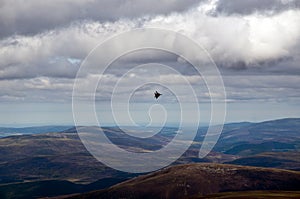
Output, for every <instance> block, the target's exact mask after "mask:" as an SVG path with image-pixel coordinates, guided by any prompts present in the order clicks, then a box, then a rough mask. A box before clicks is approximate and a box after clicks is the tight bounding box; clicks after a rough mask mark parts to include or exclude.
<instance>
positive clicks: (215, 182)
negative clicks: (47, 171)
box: [70, 163, 300, 199]
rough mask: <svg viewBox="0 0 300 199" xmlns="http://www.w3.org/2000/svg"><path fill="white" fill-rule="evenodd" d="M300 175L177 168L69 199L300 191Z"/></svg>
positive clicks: (200, 165)
mask: <svg viewBox="0 0 300 199" xmlns="http://www.w3.org/2000/svg"><path fill="white" fill-rule="evenodd" d="M299 189H300V172H296V171H288V170H281V169H269V168H260V167H248V166H235V165H225V164H214V163H198V164H185V165H178V166H173V167H169V168H166V169H163V170H161V171H158V172H154V173H151V174H148V175H144V176H139V177H136V178H134V179H131V180H128V181H125V182H123V183H120V184H117V185H115V186H112V187H110V188H108V189H105V190H100V191H94V192H90V193H86V194H82V195H77V196H72V197H70V198H73V199H76V198H143V199H146V198H175V199H176V198H189V197H200V196H204V195H209V194H213V193H220V192H230V191H250V190H286V191H299Z"/></svg>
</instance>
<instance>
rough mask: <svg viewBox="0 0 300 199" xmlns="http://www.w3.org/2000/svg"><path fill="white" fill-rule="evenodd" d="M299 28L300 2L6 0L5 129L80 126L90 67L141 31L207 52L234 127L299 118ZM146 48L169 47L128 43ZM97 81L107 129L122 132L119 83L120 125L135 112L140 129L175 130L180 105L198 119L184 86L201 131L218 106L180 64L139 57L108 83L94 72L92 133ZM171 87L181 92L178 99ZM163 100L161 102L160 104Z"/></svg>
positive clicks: (1, 23)
mask: <svg viewBox="0 0 300 199" xmlns="http://www.w3.org/2000/svg"><path fill="white" fill-rule="evenodd" d="M299 21H300V1H297V0H243V1H240V0H185V1H175V0H159V1H158V0H152V1H146V0H115V1H110V0H100V1H97V0H44V1H39V0H29V1H23V0H1V1H0V27H1V28H0V126H17V127H18V126H32V125H56V124H68V125H73V124H74V120H73V113H72V92H73V86H74V82H75V79H76V75H77V72H78V71H79V68H80V67H81V66H82V64H83V61H84V60H85V59H86V57H87V56H88V55H89V53H90V52H91V51H92V50H93V49H94V48H96V47H97V46H98V45H99V44H101V43H102V42H104V41H107V40H108V39H109V38H112V37H113V36H115V35H119V34H122V33H124V32H126V31H131V30H135V29H137V28H159V29H166V30H172V31H175V32H178V33H180V34H182V35H185V36H186V37H188V38H191V39H192V40H193V41H194V42H196V43H197V44H199V45H201V46H202V47H203V48H204V49H206V51H207V52H208V53H209V55H210V56H211V58H212V59H213V61H214V62H215V64H216V66H217V67H218V69H219V71H220V74H221V76H222V79H223V82H224V87H225V90H226V100H225V103H226V105H227V109H226V122H239V121H253V122H256V121H264V120H271V119H277V118H286V117H300V100H299V99H300V23H299ZM143 39H149V40H150V41H151V39H155V40H158V39H162V42H164V41H163V38H151V37H149V38H142V39H140V40H139V38H136V39H132V38H130V42H132V43H133V44H134V43H136V42H141V40H142V41H143ZM174 45H175V44H174ZM119 47H120V46H112V47H111V49H107V53H113V52H114V50H116V49H118V48H119ZM187 53H195V52H189V51H188V50H187ZM107 55H108V54H105V55H103V56H107ZM102 58H103V57H99V59H102ZM157 63H159V64H163V65H168V66H170V67H171V69H174V70H175V71H176V72H175V71H172V70H168V69H165V67H162V66H160V65H157ZM147 64H148V65H147ZM133 67H134V69H135V70H132V71H130V70H131V69H132V68H133ZM128 71H129V72H128ZM178 72H179V73H178ZM99 77H101V80H102V82H103V84H102V85H99V86H98V87H97V91H96V94H95V104H96V105H95V106H96V114H97V116H98V119H99V120H101V124H102V125H114V124H115V123H114V118H113V117H112V114H111V109H110V107H111V96H112V91H113V90H114V88H115V85H116V84H117V83H118V81H119V80H120V79H121V78H122V81H121V84H118V89H119V90H118V89H117V90H118V91H119V92H116V96H115V99H116V100H115V103H116V105H115V111H116V114H117V117H118V118H119V123H120V124H121V125H131V123H130V121H129V120H128V118H127V109H126V107H127V106H128V107H129V108H130V110H131V116H132V118H133V120H134V121H135V122H136V123H138V124H141V125H146V124H149V122H150V123H151V122H152V123H153V124H160V123H161V120H162V119H163V118H164V117H165V113H166V112H167V116H168V118H167V120H166V121H167V123H168V124H169V125H171V124H175V123H178V122H179V120H180V107H181V106H180V105H184V107H185V108H186V109H187V110H188V111H189V112H190V113H192V112H193V111H194V106H193V103H195V102H194V101H191V97H190V96H191V93H190V92H189V91H188V90H187V89H186V88H185V85H184V84H185V83H186V82H184V81H183V77H184V79H186V80H188V82H189V83H190V85H192V88H193V89H194V91H195V92H196V95H197V99H198V101H197V104H198V105H199V107H200V115H201V117H200V118H201V120H200V123H204V124H205V123H208V122H209V120H210V114H211V109H210V103H211V101H210V99H211V96H218V93H210V92H209V87H208V86H207V85H206V84H205V81H204V80H203V77H201V75H199V74H197V71H195V69H194V68H193V66H191V64H189V63H187V62H185V61H184V60H182V59H181V58H180V56H178V55H176V54H172V53H170V52H164V51H160V50H150V49H148V50H141V51H137V52H131V53H129V54H127V55H124V56H122V57H120V58H119V59H118V60H116V61H115V62H114V63H112V65H111V66H110V68H109V69H108V70H107V71H105V74H97V73H93V71H88V72H87V73H86V74H84V75H83V76H80V77H79V78H80V79H81V80H82V82H83V88H82V89H83V90H82V92H81V96H79V97H80V99H81V105H82V106H81V107H80V108H79V109H80V113H79V115H80V118H79V119H80V124H82V125H90V118H89V113H86V110H87V109H88V108H87V107H89V106H91V104H89V103H88V102H87V100H86V95H87V93H86V92H85V90H84V86H86V87H88V86H90V84H91V82H94V80H95V79H97V78H99ZM209 78H214V77H209ZM155 79H159V81H160V83H161V85H157V84H154V85H152V84H141V85H140V86H139V87H138V88H137V89H136V90H134V92H130V91H131V90H132V86H133V85H135V84H136V83H137V82H139V81H141V80H143V81H145V82H151V81H153V80H155ZM212 82H213V81H212ZM164 84H168V85H173V86H174V87H176V89H177V90H178V92H177V93H176V95H175V94H174V93H173V92H172V91H170V90H168V88H167V87H166V86H165V87H164V86H163V85H164ZM210 86H212V87H214V86H217V85H210ZM155 90H159V91H160V92H162V93H163V95H162V96H161V98H159V100H158V101H157V100H154V98H153V92H154V91H155ZM128 96H131V97H130V100H129V102H128V101H126V100H127V99H128ZM178 99H181V100H180V102H178ZM185 105H186V106H185ZM191 115H192V114H191ZM215 117H218V114H216V116H215ZM151 120H152V121H151ZM189 120H193V117H191V118H189Z"/></svg>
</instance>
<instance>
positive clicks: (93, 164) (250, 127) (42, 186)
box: [0, 118, 300, 198]
mask: <svg viewBox="0 0 300 199" xmlns="http://www.w3.org/2000/svg"><path fill="white" fill-rule="evenodd" d="M38 128H39V129H40V130H39V129H34V128H29V129H28V128H27V129H26V131H24V132H21V131H20V130H21V129H19V128H18V129H11V133H16V132H17V130H18V131H19V132H17V133H20V134H23V135H14V136H7V135H8V134H5V135H6V136H5V137H2V138H1V139H0V152H1V154H2V155H1V156H0V183H1V185H0V197H1V198H12V197H15V198H22V197H23V198H26V197H27V198H28V197H46V196H47V197H48V196H58V195H65V194H75V193H83V192H87V191H92V190H97V189H102V191H101V194H104V195H103V196H107V197H108V196H109V194H110V193H111V189H106V188H108V187H110V186H113V185H115V186H118V185H116V184H118V183H120V182H123V181H126V180H129V179H131V178H133V177H136V176H137V175H141V174H130V173H125V172H120V171H116V170H114V169H111V168H108V167H106V166H105V165H103V164H102V163H100V162H98V161H97V160H96V159H94V158H93V156H92V155H90V153H89V152H88V151H87V150H86V148H85V147H84V146H83V144H82V143H81V141H80V139H79V137H78V135H77V132H76V129H75V128H74V127H66V126H64V127H51V128H50V127H47V128H48V129H47V128H44V127H43V128H41V127H38ZM103 129H104V131H105V133H106V134H107V136H108V137H109V138H110V139H111V141H112V142H113V143H115V144H117V145H118V146H120V147H121V148H123V149H125V150H129V151H135V152H144V151H145V150H147V151H154V150H158V149H159V148H161V147H163V146H164V145H166V144H167V143H168V142H169V141H170V140H172V138H173V137H174V135H175V134H176V128H171V127H165V128H163V130H162V131H161V133H160V134H159V135H157V136H153V137H152V138H148V139H137V138H133V137H128V136H127V135H124V134H123V133H122V132H121V131H120V129H118V128H116V127H107V128H103ZM0 130H2V131H3V132H4V130H3V128H2V129H0ZM6 130H8V129H7V128H6ZM206 130H207V129H206V128H205V127H203V128H200V129H198V133H197V136H196V138H195V140H194V143H193V144H192V146H191V147H190V148H189V150H187V151H186V152H185V153H184V154H183V155H182V157H180V158H179V159H178V160H177V161H176V162H174V164H173V165H171V167H170V169H171V170H172V171H174V170H176V169H177V168H185V166H182V167H180V166H179V167H178V166H177V167H176V166H175V165H179V164H180V165H189V164H192V163H198V164H197V166H195V167H199V166H200V167H202V166H203V165H204V163H205V164H209V165H215V164H216V163H218V164H226V165H228V164H230V165H232V166H231V167H234V168H235V167H236V166H234V165H243V166H256V167H269V168H272V172H273V171H274V172H275V173H276V172H277V169H285V170H293V172H295V175H296V174H297V175H298V174H299V171H300V119H292V118H290V119H281V120H273V121H266V122H261V123H234V124H226V125H225V126H224V129H223V132H222V134H221V137H220V139H219V141H218V143H217V144H216V145H215V147H214V149H213V151H212V152H211V153H210V154H208V156H206V157H205V158H203V159H199V158H198V156H197V155H198V151H199V147H200V146H201V142H202V141H203V137H204V135H205V133H206ZM14 131H15V132H14ZM30 131H31V132H32V133H30ZM6 133H9V132H7V131H6ZM2 135H3V134H2ZM198 165H199V166H198ZM173 166H175V167H173ZM186 167H188V166H186ZM219 167H220V166H211V168H212V170H214V169H216V170H217V168H219ZM238 168H242V167H240V166H239V167H238ZM247 168H248V167H247ZM256 170H257V169H251V172H250V173H251V176H252V175H253V176H255V173H256V172H255V171H256ZM278 172H279V173H281V172H283V171H282V170H278ZM158 174H159V172H158ZM149 175H150V174H149ZM164 175H165V174H164ZM199 175H200V174H199ZM280 175H281V174H280ZM280 175H279V174H278V176H279V177H278V178H280V179H281V177H280ZM187 177H188V176H187ZM210 178H212V177H208V179H210ZM251 178H255V177H251ZM137 179H139V178H137ZM253 180H254V179H253ZM255 180H256V181H259V180H266V179H263V178H262V179H261V178H260V177H259V176H257V179H255ZM135 182H136V181H135ZM162 182H163V181H162ZM280 182H282V181H280ZM284 182H285V181H284ZM295 182H296V183H297V182H298V181H297V180H296V181H295ZM125 184H126V182H125ZM136 184H139V183H136ZM136 186H137V187H138V185H136ZM139 186H140V185H139ZM162 186H163V185H162ZM194 186H196V187H197V186H198V187H199V186H200V185H194ZM289 186H290V189H289ZM289 186H287V187H285V188H282V187H280V186H277V187H278V189H279V190H294V191H295V188H292V187H293V186H294V185H292V184H289ZM163 187H164V186H163ZM298 187H300V186H298ZM208 188H209V187H208ZM221 188H222V187H221ZM221 188H220V189H216V190H215V191H212V192H209V194H211V193H217V192H223V191H224V189H221ZM269 188H270V187H269ZM153 189H154V187H153ZM199 189H200V188H199ZM256 189H258V190H261V189H268V187H265V188H263V187H260V188H259V187H258V188H255V187H252V188H248V189H247V188H244V189H240V188H236V189H235V188H232V190H229V191H245V190H256ZM103 190H104V192H105V193H104V192H103ZM166 190H169V188H166V189H163V190H160V191H161V192H162V193H166ZM174 190H175V191H176V190H177V189H172V190H169V191H174ZM106 191H107V192H106ZM157 191H159V190H157ZM181 191H184V190H181ZM225 191H226V190H225ZM227 191H228V190H227ZM298 191H300V190H298ZM114 193H115V192H114ZM188 193H189V192H188ZM193 193H194V192H193ZM197 193H198V192H197ZM107 194H108V195H107ZM199 194H200V195H201V193H200V192H199ZM199 194H198V195H197V196H200V195H199ZM202 194H205V193H204V192H203V193H202ZM206 194H208V193H206ZM143 196H144V195H143ZM170 197H171V195H170Z"/></svg>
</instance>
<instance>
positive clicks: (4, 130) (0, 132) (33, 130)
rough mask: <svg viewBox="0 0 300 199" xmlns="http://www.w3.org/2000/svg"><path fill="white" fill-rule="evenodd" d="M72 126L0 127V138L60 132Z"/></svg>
mask: <svg viewBox="0 0 300 199" xmlns="http://www.w3.org/2000/svg"><path fill="white" fill-rule="evenodd" d="M71 127H72V126H36V127H23V128H9V127H0V138H1V137H7V136H11V135H26V134H38V133H49V132H60V131H64V130H67V129H69V128H71Z"/></svg>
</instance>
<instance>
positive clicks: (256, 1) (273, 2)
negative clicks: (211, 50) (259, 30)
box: [214, 0, 300, 15]
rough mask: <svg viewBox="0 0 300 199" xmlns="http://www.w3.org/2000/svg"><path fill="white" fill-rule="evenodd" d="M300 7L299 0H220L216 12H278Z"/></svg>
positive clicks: (246, 13) (230, 13) (243, 13)
mask: <svg viewBox="0 0 300 199" xmlns="http://www.w3.org/2000/svg"><path fill="white" fill-rule="evenodd" d="M295 8H300V2H299V1H298V0H243V1H240V0H219V1H218V4H217V6H216V10H215V12H214V14H226V15H250V14H253V13H263V14H270V15H273V14H277V13H278V12H283V11H286V10H290V9H295Z"/></svg>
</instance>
